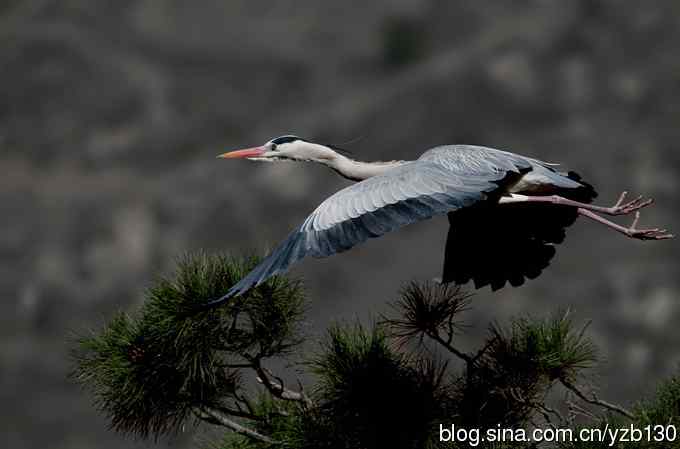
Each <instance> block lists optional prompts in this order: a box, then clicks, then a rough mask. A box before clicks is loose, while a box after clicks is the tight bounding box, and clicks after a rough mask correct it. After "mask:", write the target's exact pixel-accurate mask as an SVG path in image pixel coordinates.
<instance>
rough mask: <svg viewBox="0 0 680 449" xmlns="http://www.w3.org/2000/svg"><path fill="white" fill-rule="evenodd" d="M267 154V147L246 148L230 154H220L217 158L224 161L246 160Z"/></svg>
mask: <svg viewBox="0 0 680 449" xmlns="http://www.w3.org/2000/svg"><path fill="white" fill-rule="evenodd" d="M266 152H267V150H266V149H265V147H253V148H245V149H243V150H236V151H230V152H228V153H223V154H220V155H219V156H217V157H219V158H222V159H244V158H249V157H260V156H262V155H263V154H264V153H266Z"/></svg>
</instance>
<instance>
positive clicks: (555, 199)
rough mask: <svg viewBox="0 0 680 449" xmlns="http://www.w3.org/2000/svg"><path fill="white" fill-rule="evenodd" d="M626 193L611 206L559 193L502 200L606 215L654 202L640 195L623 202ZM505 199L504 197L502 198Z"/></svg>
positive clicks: (630, 211) (621, 212)
mask: <svg viewBox="0 0 680 449" xmlns="http://www.w3.org/2000/svg"><path fill="white" fill-rule="evenodd" d="M626 195H628V192H623V193H622V194H621V196H620V197H619V200H618V201H617V202H616V204H614V205H613V206H611V207H603V206H594V205H592V204H586V203H580V202H578V201H573V200H570V199H567V198H563V197H561V196H559V195H550V196H524V195H511V196H510V198H508V199H507V201H503V200H501V201H502V202H541V203H552V204H562V205H565V206H573V207H580V208H582V209H586V210H592V211H594V212H600V213H603V214H607V215H628V214H630V213H633V212H635V211H638V210H640V209H642V208H643V207H647V206H649V205H651V204H652V203H654V200H653V199H647V200H644V199H643V198H642V196H639V197H637V198H635V199H634V200H633V201H629V202H627V203H624V201H625V200H626ZM504 199H505V198H504Z"/></svg>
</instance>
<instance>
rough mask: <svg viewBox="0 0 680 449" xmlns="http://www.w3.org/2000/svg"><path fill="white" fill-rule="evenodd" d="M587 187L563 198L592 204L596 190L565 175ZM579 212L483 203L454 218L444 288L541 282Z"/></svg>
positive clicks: (546, 206) (539, 205) (535, 205)
mask: <svg viewBox="0 0 680 449" xmlns="http://www.w3.org/2000/svg"><path fill="white" fill-rule="evenodd" d="M564 176H566V177H568V178H569V179H571V180H573V181H576V182H578V183H579V184H581V186H582V187H578V188H575V189H564V190H563V191H561V192H560V195H562V196H564V197H567V198H569V199H573V200H575V201H580V202H587V203H590V202H591V201H592V200H593V199H594V198H595V197H596V196H597V193H596V192H595V189H593V187H592V186H591V185H590V184H588V183H585V182H583V181H582V180H581V177H580V176H578V175H577V174H576V173H573V172H570V173H566V174H564ZM577 216H578V215H577V211H576V209H575V208H573V207H568V206H557V205H554V204H543V203H516V204H504V205H503V206H498V205H496V204H493V203H488V202H485V203H480V204H477V205H475V206H473V207H470V208H466V209H462V210H459V211H456V212H452V213H449V223H450V228H449V234H448V238H447V241H446V250H445V253H444V272H443V276H442V280H443V282H445V283H446V282H454V283H456V284H465V283H467V282H469V281H473V282H474V285H475V288H482V287H485V286H487V285H489V286H491V289H492V290H493V291H496V290H499V289H501V288H503V287H504V286H505V285H506V284H507V283H510V285H512V286H513V287H518V286H520V285H522V284H524V282H525V280H526V279H534V278H536V277H538V276H539V275H540V274H541V273H542V272H543V270H544V269H545V268H546V267H547V266H548V265H549V264H550V261H551V260H552V258H553V257H554V256H555V246H556V245H558V244H560V243H562V242H563V241H564V238H565V230H566V228H568V227H569V226H571V225H572V224H573V223H574V222H575V221H576V218H577Z"/></svg>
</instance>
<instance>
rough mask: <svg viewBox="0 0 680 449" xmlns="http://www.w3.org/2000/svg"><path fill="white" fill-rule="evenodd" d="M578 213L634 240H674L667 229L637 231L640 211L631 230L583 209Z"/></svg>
mask: <svg viewBox="0 0 680 449" xmlns="http://www.w3.org/2000/svg"><path fill="white" fill-rule="evenodd" d="M578 213H579V215H583V216H584V217H588V218H590V219H591V220H595V221H597V222H598V223H602V224H603V225H605V226H609V227H610V228H612V229H614V230H616V231H618V232H620V233H621V234H623V235H625V236H626V237H630V238H632V239H640V240H665V239H672V238H673V237H674V236H673V234H669V233H668V231H666V230H665V229H659V228H652V229H637V224H638V221H640V211H636V212H635V219H634V220H633V223H632V224H631V225H630V227H629V228H626V227H624V226H621V225H619V224H616V223H614V222H613V221H609V220H607V219H606V218H603V217H600V216H599V215H597V214H596V213H594V212H592V211H589V210H586V209H583V208H581V207H579V208H578Z"/></svg>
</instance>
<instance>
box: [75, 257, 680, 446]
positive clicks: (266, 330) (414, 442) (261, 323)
mask: <svg viewBox="0 0 680 449" xmlns="http://www.w3.org/2000/svg"><path fill="white" fill-rule="evenodd" d="M256 263H257V260H256V259H254V258H250V259H245V260H242V259H235V258H230V257H226V256H211V255H207V254H195V255H189V256H187V257H185V258H184V259H182V260H181V261H180V262H179V263H178V267H177V271H176V273H175V274H174V276H172V277H171V278H162V279H159V280H158V281H157V282H156V283H155V285H153V286H152V287H151V288H150V289H149V290H148V291H147V292H146V301H145V302H144V304H143V306H142V307H141V309H140V310H139V311H138V312H137V313H134V314H126V313H120V314H118V315H117V316H115V317H114V318H113V319H112V320H111V321H110V322H109V323H108V324H107V325H106V326H104V327H103V328H102V329H99V330H96V331H92V332H91V333H90V334H88V335H86V336H83V337H81V338H80V339H79V340H78V342H77V344H76V348H75V349H74V362H75V368H74V372H73V376H74V378H75V379H76V380H77V381H79V382H80V383H82V384H83V385H84V386H85V387H87V388H88V389H89V390H90V391H91V392H92V394H93V396H94V398H95V402H96V404H97V406H98V407H99V409H100V410H101V411H102V412H103V413H105V414H106V415H107V416H108V417H109V418H110V420H111V425H112V427H113V428H114V429H115V430H117V431H119V432H123V433H128V434H133V435H137V436H141V437H152V438H157V437H159V436H161V435H168V434H169V435H171V434H174V433H176V432H179V431H182V430H183V429H185V428H186V427H187V425H191V424H194V423H198V422H202V423H206V424H210V425H214V426H219V427H220V428H222V429H224V430H225V436H224V439H223V440H222V441H217V442H214V443H211V445H210V447H212V448H214V449H227V448H231V449H236V448H238V449H265V448H273V447H287V448H292V449H312V448H315V449H317V448H322V449H323V448H328V449H349V448H352V449H355V448H362V449H373V448H391V449H401V448H404V449H416V448H418V449H420V448H423V449H432V448H463V447H470V446H468V445H466V444H464V443H456V442H440V441H439V437H440V433H439V432H440V426H443V427H442V428H450V426H451V425H455V426H457V427H461V428H467V429H472V428H479V429H482V430H483V429H494V428H498V426H502V427H507V428H513V429H531V428H534V427H536V426H538V427H545V428H554V427H560V428H568V429H572V430H574V432H577V431H578V430H579V429H581V428H583V426H586V427H589V428H595V427H598V426H600V427H601V428H603V429H604V428H605V427H606V426H610V427H625V426H630V425H631V424H632V425H635V426H637V427H638V428H642V427H644V426H646V425H652V426H654V425H657V424H664V425H667V424H673V425H675V424H676V423H677V421H678V416H679V415H680V380H678V379H677V378H673V379H671V380H669V381H668V382H666V383H664V384H662V385H661V387H660V388H659V390H658V392H657V394H656V395H655V396H654V397H653V398H650V399H648V400H645V401H642V402H640V403H638V404H637V405H635V406H634V408H633V409H632V411H628V410H627V409H626V408H624V407H621V406H619V405H616V404H612V403H609V402H607V401H604V400H602V399H600V398H598V397H597V396H596V395H595V393H594V392H593V391H592V390H589V389H587V388H584V387H583V386H582V385H583V384H584V379H586V378H587V376H588V373H589V370H590V369H591V368H593V367H594V366H595V365H596V364H597V350H596V348H595V346H594V345H593V343H592V342H591V341H590V339H589V338H588V337H587V333H586V330H587V329H586V327H577V326H576V324H575V323H574V322H573V321H572V320H571V317H570V316H569V313H567V312H559V313H557V314H555V315H553V316H552V317H549V318H543V319H540V318H533V317H519V318H517V319H514V320H512V321H511V322H510V323H509V324H507V325H501V324H498V323H496V324H493V325H491V326H490V327H489V331H488V335H487V338H486V340H485V341H484V342H483V343H482V344H481V345H480V348H477V349H475V350H472V351H471V350H466V349H464V348H461V347H459V336H460V334H461V333H463V332H464V331H465V321H464V313H465V311H466V310H467V309H468V308H469V307H470V296H469V295H467V294H466V293H464V292H462V291H461V290H460V289H458V288H453V287H449V286H441V285H437V284H434V283H417V282H412V283H410V284H408V285H406V286H405V287H404V288H403V289H402V290H401V292H400V294H399V297H398V298H397V300H396V301H394V303H393V314H392V316H389V317H383V319H382V321H380V322H378V323H375V324H373V325H372V326H370V327H363V326H361V325H359V324H354V325H347V324H345V325H340V324H336V325H334V326H332V327H331V328H330V329H329V330H328V332H327V336H326V337H325V338H324V339H322V343H321V344H320V345H319V347H318V348H317V349H316V351H315V352H313V353H311V354H308V355H307V356H305V357H304V359H305V361H304V362H303V363H302V365H300V366H301V367H303V368H306V369H307V370H308V371H309V372H310V374H312V375H313V379H314V384H313V385H311V386H309V385H308V386H306V387H304V386H303V385H302V384H297V385H294V384H292V383H290V384H289V383H286V382H284V380H283V379H282V378H281V377H278V376H277V375H276V374H275V373H273V372H272V371H270V370H269V369H268V368H267V367H266V365H267V364H268V360H270V359H272V358H279V359H284V360H285V358H286V357H287V356H289V355H290V353H291V352H292V351H293V350H295V349H299V347H300V346H299V345H300V343H301V342H302V341H303V335H302V333H301V328H302V322H303V319H304V312H305V304H306V303H305V297H304V294H303V291H302V289H301V286H300V283H299V282H297V281H292V280H289V279H287V278H285V277H280V276H279V277H275V278H273V279H271V280H270V281H268V282H266V283H264V284H263V285H261V286H259V287H257V288H255V289H253V290H251V291H250V292H248V293H247V294H246V295H244V296H242V297H238V298H235V299H234V300H233V301H231V302H229V303H227V304H223V305H221V306H220V307H217V308H212V309H209V308H206V307H203V306H204V305H205V304H206V303H207V302H209V301H210V300H212V299H214V298H216V297H219V296H220V295H221V294H223V293H224V292H225V291H227V290H228V289H229V288H230V287H231V286H232V285H233V284H235V283H236V282H237V281H238V280H240V279H241V278H242V277H243V276H244V275H245V274H246V273H247V272H248V271H249V270H250V269H251V268H252V267H253V266H254V265H255V264H256ZM555 393H557V394H555ZM549 397H553V398H556V397H561V398H563V399H562V401H563V402H560V401H557V403H555V402H554V401H553V402H550V401H549V400H548V399H547V398H549ZM584 416H585V417H586V418H584ZM584 419H585V421H584ZM678 439H679V440H680V437H678ZM673 444H674V445H673ZM673 444H671V443H668V442H663V443H661V442H652V443H647V442H645V441H642V442H639V443H625V444H624V443H616V444H615V445H614V446H610V445H609V442H608V441H605V442H602V443H593V442H589V443H587V444H586V443H577V442H572V443H561V444H560V447H563V448H565V449H580V448H599V447H603V448H604V447H616V448H618V447H621V448H622V447H626V448H628V447H633V448H645V449H647V448H662V447H663V448H676V447H677V448H680V443H677V442H676V443H673ZM552 446H553V447H556V446H558V444H557V443H555V444H553V445H552ZM476 447H484V448H496V449H504V448H527V449H528V448H530V447H536V446H535V445H532V444H531V443H516V442H515V443H511V442H505V443H483V442H480V443H479V445H478V446H476ZM546 447H550V445H548V446H546Z"/></svg>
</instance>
